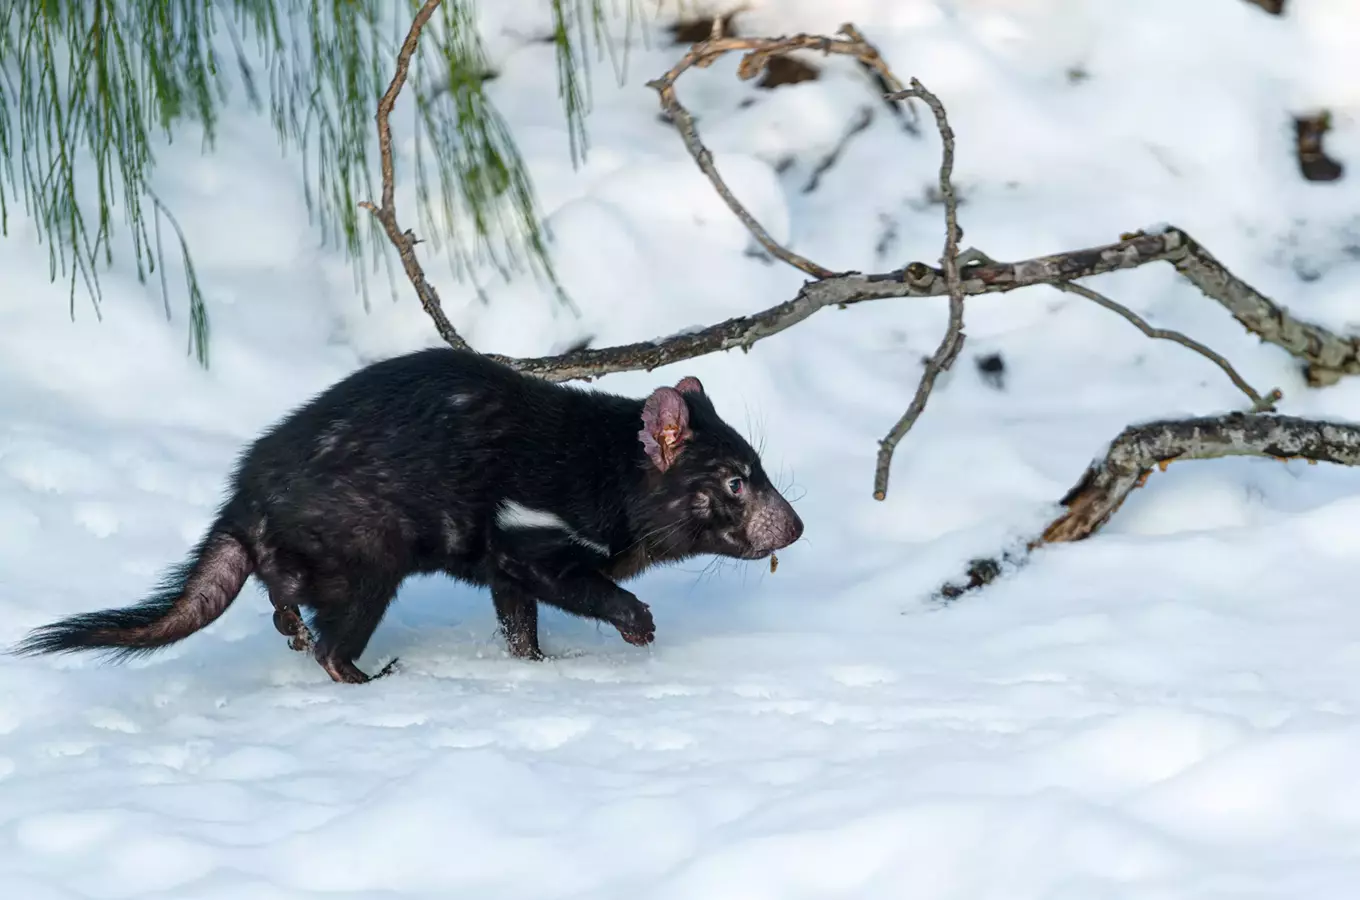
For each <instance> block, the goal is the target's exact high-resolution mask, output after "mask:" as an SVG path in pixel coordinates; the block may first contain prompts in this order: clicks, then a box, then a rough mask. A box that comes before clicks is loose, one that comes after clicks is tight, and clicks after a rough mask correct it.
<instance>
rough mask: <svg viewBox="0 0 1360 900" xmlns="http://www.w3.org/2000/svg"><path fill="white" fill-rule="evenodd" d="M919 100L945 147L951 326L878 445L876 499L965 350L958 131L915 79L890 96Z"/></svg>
mask: <svg viewBox="0 0 1360 900" xmlns="http://www.w3.org/2000/svg"><path fill="white" fill-rule="evenodd" d="M910 97H918V98H920V99H921V100H924V101H925V103H926V105H927V106H929V107H930V111H931V112H932V113H933V114H934V115H935V125H936V127H938V128H939V129H940V143H941V144H942V145H943V147H942V150H941V159H940V196H941V197H943V198H944V256H943V257H942V258H941V260H940V264H941V265H942V266H943V267H944V279H945V286H946V288H947V289H948V291H949V327H948V328H947V329H946V330H945V334H944V338H943V339H942V340H941V341H940V346H939V347H938V348H937V349H936V350H935V355H934V356H932V357H931V358H930V359H929V360H928V361H927V362H926V370H925V372H924V373H923V374H922V375H921V383H920V384H919V385H917V387H916V396H914V397H912V399H911V404H910V405H909V406H908V407H907V411H906V412H905V413H903V414H902V418H900V419H898V420H897V424H895V425H893V427H892V430H890V431H889V432H888V434H887V436H886V437H884V438H883V440H881V441H879V442H878V460H877V462H876V464H875V466H874V499H876V500H884V499H887V496H888V471H889V469H891V468H892V458H893V452H894V451H895V450H896V449H897V445H898V444H899V443H900V442H901V441H902V438H904V437H906V435H907V432H908V431H910V430H911V428H912V426H913V425H915V424H916V420H917V419H919V418H920V417H921V413H922V412H924V411H925V408H926V401H927V400H929V399H930V392H931V391H932V390H934V389H935V380H936V379H937V378H939V377H940V375H941V374H943V373H944V372H945V371H946V370H947V369H948V368H949V367H950V366H952V365H953V364H954V360H955V359H957V358H958V356H959V351H961V350H962V349H963V342H964V334H963V290H962V289H961V288H960V287H959V259H958V257H959V201H958V198H957V197H955V196H954V182H953V174H954V129H952V128H950V127H949V117H948V116H947V115H946V114H945V111H944V104H943V103H941V102H940V98H939V97H936V96H935V95H934V94H932V93H931V92H930V91H928V90H926V88H925V86H924V85H922V84H921V82H919V81H917V80H916V79H915V78H913V79H912V80H911V89H910V90H906V91H899V92H898V93H896V94H892V95H890V97H889V99H892V100H905V99H908V98H910Z"/></svg>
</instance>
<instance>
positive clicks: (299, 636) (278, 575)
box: [256, 554, 315, 652]
mask: <svg viewBox="0 0 1360 900" xmlns="http://www.w3.org/2000/svg"><path fill="white" fill-rule="evenodd" d="M256 575H257V576H258V577H259V579H260V580H261V581H262V582H264V586H265V590H266V591H267V592H268V594H269V602H270V603H272V604H273V605H274V628H275V630H277V631H278V633H279V634H281V635H283V636H284V637H286V638H288V646H289V647H290V648H292V649H293V650H297V651H299V652H305V651H308V650H311V649H312V647H313V644H314V643H315V641H314V639H313V637H312V632H311V630H310V629H308V628H307V623H306V622H304V621H303V619H302V612H301V609H300V607H301V606H304V605H308V604H307V601H306V599H305V598H304V597H303V596H302V590H301V585H302V580H303V579H302V576H301V575H300V574H298V573H297V572H285V571H282V570H281V568H280V566H279V565H278V564H277V560H275V559H274V558H273V555H272V554H271V555H270V559H269V564H267V565H262V566H261V567H260V568H259V569H258V570H257V571H256Z"/></svg>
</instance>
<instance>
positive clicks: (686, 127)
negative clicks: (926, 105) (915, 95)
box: [647, 24, 902, 278]
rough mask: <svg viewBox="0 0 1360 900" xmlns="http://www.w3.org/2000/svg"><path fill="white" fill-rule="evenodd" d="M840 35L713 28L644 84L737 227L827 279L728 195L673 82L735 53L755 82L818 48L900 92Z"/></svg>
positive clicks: (857, 41) (852, 33)
mask: <svg viewBox="0 0 1360 900" xmlns="http://www.w3.org/2000/svg"><path fill="white" fill-rule="evenodd" d="M840 33H841V34H842V35H844V37H827V36H825V35H814V34H795V35H793V36H791V37H782V38H741V37H720V36H716V35H717V34H719V32H718V31H717V30H716V29H715V36H714V37H712V38H710V39H709V40H706V41H700V42H699V43H697V44H694V45H693V46H692V47H690V49H689V52H687V53H686V54H685V55H684V56H683V57H681V59H680V61H679V62H678V63H676V64H675V65H674V66H673V67H671V69H670V70H669V71H667V72H666V73H665V74H664V75H662V76H661V77H660V78H654V79H653V80H651V81H649V82H647V86H648V87H649V88H652V89H653V90H655V91H656V92H657V95H658V96H659V97H660V99H661V108H662V110H663V111H664V112H665V115H666V117H667V119H668V120H669V121H670V122H671V124H673V125H674V126H675V128H676V130H677V131H679V132H680V139H681V140H683V141H684V142H685V147H686V149H688V150H689V152H690V155H691V156H693V157H694V162H695V163H696V164H697V165H698V166H699V169H700V170H701V171H702V172H703V173H704V175H706V176H707V177H708V180H709V181H710V182H712V184H713V188H714V189H715V190H716V191H717V192H718V195H719V196H720V197H722V199H723V202H724V203H726V204H727V207H728V209H730V210H732V213H733V214H734V215H735V216H736V217H737V218H738V219H740V220H741V223H742V224H743V225H745V226H746V230H747V231H749V232H751V235H752V236H753V237H754V238H755V239H756V241H757V242H759V243H760V245H761V246H762V247H764V248H765V250H766V252H768V253H769V254H770V255H771V256H774V257H776V258H778V259H781V260H783V261H784V262H786V263H788V264H789V265H791V266H793V267H795V268H798V269H801V270H802V271H804V272H806V273H808V274H809V275H811V276H813V277H814V278H830V277H832V276H834V275H835V274H836V273H835V272H833V271H831V270H830V269H828V268H826V267H825V266H821V265H818V264H817V263H815V262H813V261H812V260H810V259H807V258H806V257H804V256H800V255H799V254H797V253H794V252H793V251H792V250H789V249H788V248H787V247H784V246H783V245H782V244H780V243H779V242H778V241H776V240H775V239H774V238H772V237H770V235H769V232H767V231H766V230H765V228H764V227H763V226H762V225H761V224H760V223H759V222H757V221H756V219H755V217H754V216H752V215H751V213H750V212H749V211H748V210H747V209H746V207H745V206H743V205H742V203H741V201H740V200H738V199H737V198H736V197H735V196H734V195H733V194H732V191H731V189H730V188H729V187H728V186H727V182H725V181H724V180H723V178H722V175H720V174H718V169H717V167H716V166H715V165H714V164H713V154H712V153H710V152H709V150H708V148H707V147H705V146H704V143H703V141H702V140H700V139H699V133H698V130H697V129H696V128H695V127H694V117H693V116H692V115H690V112H689V110H688V109H686V108H685V107H684V105H683V104H682V103H681V102H680V98H679V97H678V96H677V95H676V93H675V82H676V80H677V79H679V78H680V76H681V75H683V74H685V72H687V71H689V70H690V69H691V68H700V69H705V68H708V67H709V66H711V65H713V63H714V62H715V61H716V60H717V59H718V57H720V56H724V55H726V54H728V53H732V52H735V51H739V50H744V51H746V55H745V56H743V57H742V59H741V63H740V65H738V67H737V77H738V78H740V79H742V80H743V81H749V80H750V79H752V78H755V77H756V76H757V75H759V74H760V73H761V72H762V71H764V69H765V67H766V66H767V65H768V64H769V62H770V60H772V59H774V58H775V57H779V56H785V55H787V54H789V53H792V52H794V51H795V50H820V51H821V52H822V53H824V54H826V55H828V56H829V55H832V54H839V55H843V56H851V57H854V58H855V59H857V60H859V62H860V63H861V65H863V66H864V67H865V68H866V69H868V70H870V71H872V72H874V73H875V74H876V75H877V76H878V78H879V79H880V80H881V81H882V83H884V84H886V85H888V86H889V89H890V90H893V91H901V89H902V85H901V82H899V81H898V80H897V77H896V76H894V75H893V74H892V70H891V69H890V68H888V66H887V64H886V63H884V62H883V58H882V57H881V56H880V55H879V53H878V49H877V48H876V47H874V46H873V45H872V44H870V43H869V42H868V41H866V40H864V37H863V35H861V34H860V33H859V31H858V30H856V29H855V27H854V26H853V25H850V24H846V25H842V26H841V29H840Z"/></svg>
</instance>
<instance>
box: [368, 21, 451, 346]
mask: <svg viewBox="0 0 1360 900" xmlns="http://www.w3.org/2000/svg"><path fill="white" fill-rule="evenodd" d="M439 3H440V0H425V4H424V5H423V6H421V8H420V10H419V11H418V12H417V13H416V15H415V18H414V19H413V20H412V21H411V30H410V31H408V32H407V33H406V40H405V41H403V42H402V45H401V51H400V52H399V53H397V70H396V73H395V74H393V76H392V83H391V84H389V85H388V86H387V90H386V91H385V92H384V93H383V95H382V99H381V100H379V101H378V116H377V119H378V149H379V153H380V155H381V165H382V206H374V205H373V203H372V201H369V200H364V201H362V202H361V203H360V204H359V205H360V206H361V207H363V208H364V209H366V210H368V211H369V212H371V213H373V216H374V217H375V218H376V219H377V220H378V222H379V223H380V224H381V225H382V227H383V230H384V231H386V232H387V239H388V240H389V241H391V242H392V245H393V246H394V247H396V248H397V253H398V254H399V255H400V256H401V265H402V268H404V269H405V270H406V277H407V278H409V279H410V280H411V284H412V286H413V287H415V289H416V296H417V297H419V298H420V305H421V306H423V307H424V308H425V313H426V314H427V315H428V316H429V317H430V319H431V320H433V322H434V327H435V330H436V331H438V332H439V336H440V337H441V338H443V339H444V341H445V343H447V344H449V345H450V346H452V347H456V348H458V349H459V350H466V349H469V348H468V345H467V342H466V341H464V340H463V339H462V337H460V336H459V334H458V332H457V331H456V330H455V329H454V327H453V323H451V322H450V321H449V319H448V316H446V315H444V306H443V304H442V303H441V302H440V300H439V294H438V293H436V292H435V289H434V288H433V287H431V286H430V284H429V282H427V281H426V280H425V270H424V269H422V268H421V267H420V262H419V261H418V260H417V259H416V236H415V233H414V232H412V231H402V229H401V226H399V225H398V224H397V210H396V205H395V195H396V179H395V178H394V177H393V171H392V125H391V122H390V121H389V118H390V117H391V115H392V107H393V106H395V105H396V103H397V95H398V94H400V93H401V88H402V85H404V84H405V83H406V73H407V71H408V70H409V69H410V67H411V57H412V56H413V55H414V54H415V52H416V45H417V44H418V43H420V32H421V31H423V30H424V28H425V25H426V23H428V22H429V21H430V17H431V16H433V15H434V11H435V9H436V8H437V7H438V6H439Z"/></svg>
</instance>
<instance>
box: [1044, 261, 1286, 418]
mask: <svg viewBox="0 0 1360 900" xmlns="http://www.w3.org/2000/svg"><path fill="white" fill-rule="evenodd" d="M1054 287H1056V288H1058V289H1059V290H1062V291H1067V292H1068V293H1072V294H1077V295H1079V296H1082V297H1085V298H1086V299H1087V300H1090V301H1092V302H1093V303H1097V304H1099V305H1100V306H1103V307H1105V308H1106V309H1108V310H1109V311H1110V312H1113V313H1115V314H1117V315H1119V316H1122V317H1123V318H1124V319H1125V320H1127V321H1128V322H1130V323H1131V324H1132V325H1133V327H1134V328H1137V329H1138V330H1139V331H1141V332H1143V334H1145V335H1147V336H1148V337H1150V338H1153V339H1154V340H1162V341H1171V342H1173V343H1176V344H1180V345H1181V346H1182V347H1188V348H1189V349H1191V350H1193V351H1195V352H1196V353H1198V354H1199V355H1200V356H1202V357H1204V358H1205V359H1207V360H1209V362H1211V363H1213V364H1214V365H1216V366H1218V367H1219V368H1220V369H1222V370H1223V373H1224V374H1225V375H1227V376H1228V378H1229V379H1230V380H1231V381H1232V383H1233V384H1234V385H1236V386H1237V389H1238V390H1239V391H1241V392H1242V393H1244V394H1246V395H1247V399H1249V400H1250V401H1251V410H1252V412H1273V411H1274V410H1275V404H1276V402H1277V401H1279V399H1280V398H1281V397H1283V396H1284V393H1283V392H1282V391H1281V390H1280V389H1279V388H1275V389H1273V390H1272V391H1271V392H1270V393H1268V394H1266V396H1264V397H1262V396H1261V395H1260V394H1258V393H1256V391H1255V389H1254V388H1252V386H1251V385H1249V384H1247V382H1246V379H1244V378H1243V377H1242V376H1241V375H1239V374H1237V370H1236V369H1234V368H1233V367H1232V365H1231V364H1230V363H1229V362H1228V361H1227V360H1226V359H1224V358H1223V357H1222V356H1220V355H1219V354H1217V353H1215V352H1214V351H1213V350H1210V349H1209V348H1208V347H1206V346H1204V345H1203V344H1201V343H1200V342H1199V341H1197V340H1195V339H1194V338H1191V337H1188V336H1186V335H1184V334H1181V333H1180V332H1179V331H1172V330H1171V329H1169V328H1153V327H1152V326H1151V325H1149V324H1148V323H1147V322H1146V321H1145V320H1144V319H1143V318H1142V317H1140V316H1139V315H1138V314H1137V313H1135V312H1134V311H1133V310H1131V309H1129V308H1128V307H1126V306H1123V305H1122V304H1119V303H1116V302H1114V301H1113V300H1111V299H1110V298H1109V297H1106V296H1105V295H1104V294H1101V293H1097V292H1096V291H1093V290H1091V289H1090V288H1088V287H1083V286H1082V285H1080V284H1071V283H1068V284H1057V285H1054Z"/></svg>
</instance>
